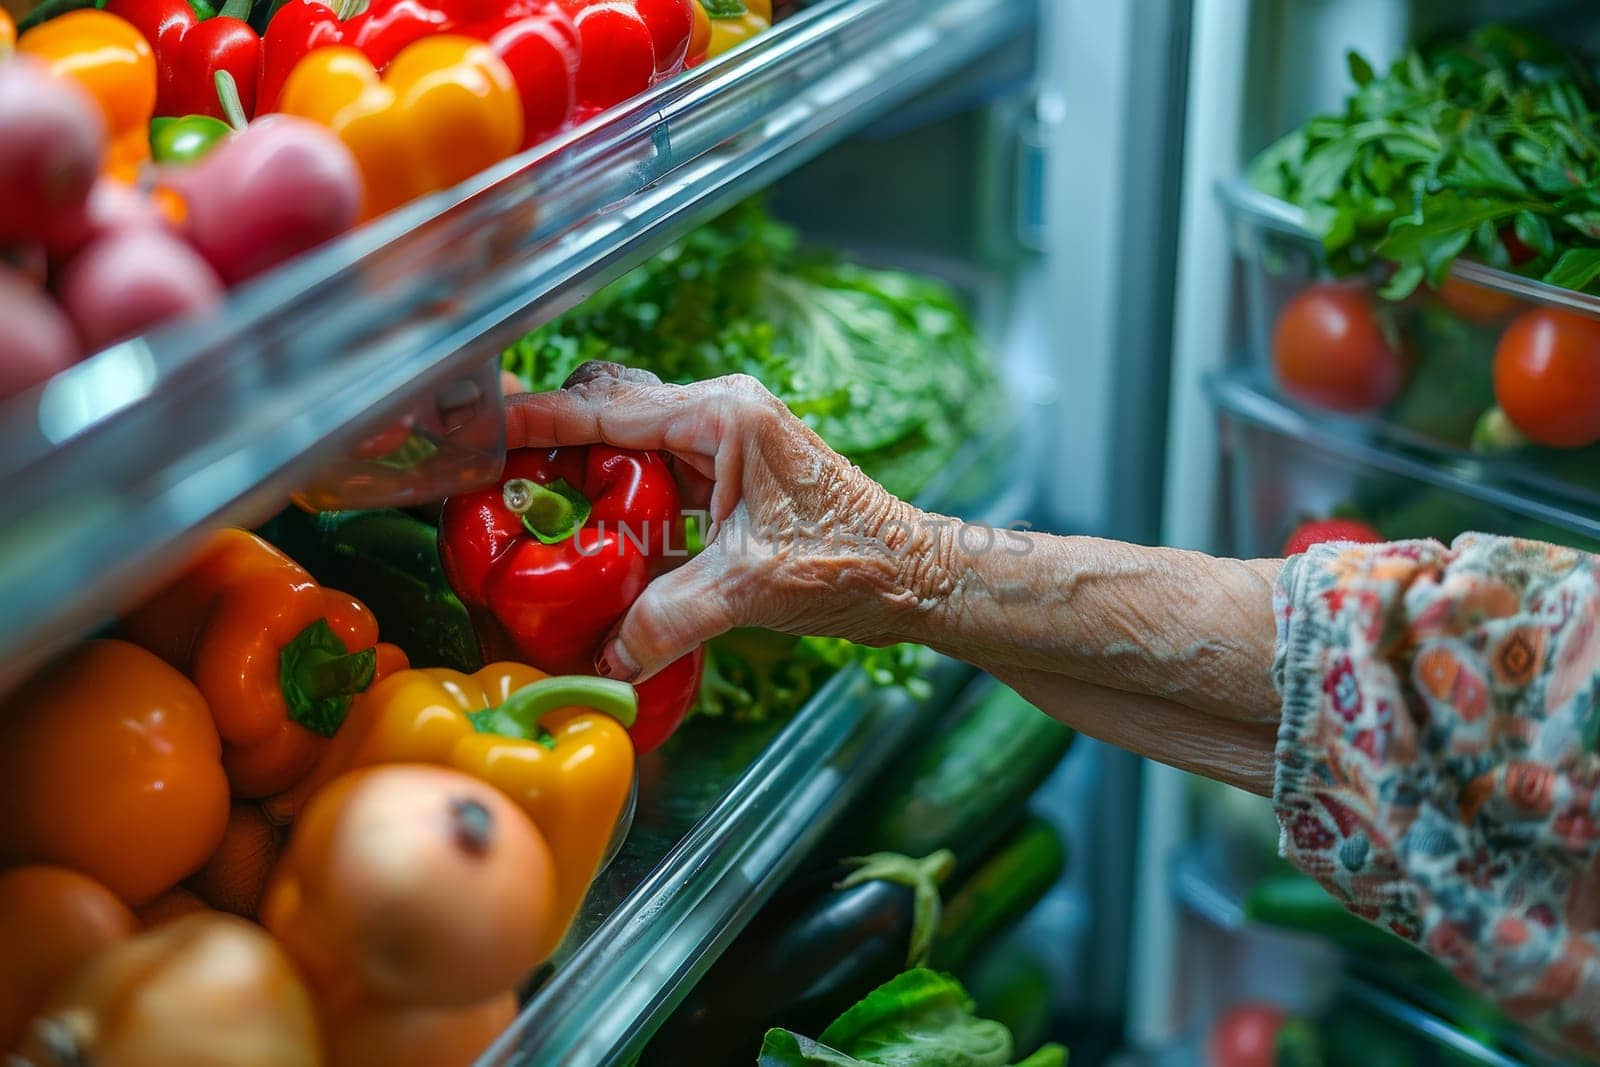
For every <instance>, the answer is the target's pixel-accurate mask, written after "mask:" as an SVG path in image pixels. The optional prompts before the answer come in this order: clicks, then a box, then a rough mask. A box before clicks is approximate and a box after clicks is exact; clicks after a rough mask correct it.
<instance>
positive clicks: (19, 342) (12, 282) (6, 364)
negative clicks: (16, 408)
mask: <svg viewBox="0 0 1600 1067" xmlns="http://www.w3.org/2000/svg"><path fill="white" fill-rule="evenodd" d="M79 355H80V353H79V351H78V339H77V337H76V336H74V334H73V332H72V324H71V323H70V322H68V321H67V317H66V315H64V314H62V312H61V309H60V308H59V307H57V306H56V302H55V301H54V300H51V299H50V296H49V294H47V293H45V292H43V291H42V290H40V289H39V287H38V286H36V285H34V284H33V283H32V282H31V281H29V280H28V279H27V278H25V277H24V276H22V275H21V274H18V273H17V272H15V271H11V270H4V269H0V400H5V399H8V398H10V397H12V396H15V395H16V394H18V393H20V392H22V391H23V390H25V389H28V388H29V387H30V386H33V385H36V384H38V383H39V382H42V381H44V380H45V379H46V378H49V377H50V376H51V375H53V374H55V373H56V372H57V371H61V370H65V369H66V368H68V367H70V366H72V364H74V363H76V362H77V360H78V356H79Z"/></svg>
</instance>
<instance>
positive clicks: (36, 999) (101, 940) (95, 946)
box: [0, 865, 138, 1050]
mask: <svg viewBox="0 0 1600 1067" xmlns="http://www.w3.org/2000/svg"><path fill="white" fill-rule="evenodd" d="M137 926H138V924H137V922H136V921H135V919H134V916H133V913H132V912H131V911H129V910H128V906H127V905H126V904H124V903H122V901H120V900H118V899H117V897H116V895H115V894H114V893H112V892H111V890H109V889H107V888H106V887H105V886H103V885H101V884H100V883H99V882H97V881H95V880H94V879H93V878H90V877H89V876H88V875H86V874H79V873H78V872H77V871H73V870H68V869H67V868H66V867H46V866H43V865H34V866H26V867H13V868H11V869H10V870H8V871H6V872H5V873H3V874H0V1050H5V1049H9V1048H13V1047H14V1046H15V1045H16V1043H17V1039H18V1038H20V1037H21V1036H22V1034H23V1031H24V1029H25V1028H26V1026H27V1023H28V1020H29V1019H30V1018H32V1017H33V1015H34V1014H35V1013H36V1012H37V1011H39V1009H40V1008H42V1007H44V1005H45V1003H46V1002H47V1001H48V1000H49V999H50V996H51V995H52V994H53V993H55V991H56V990H57V989H58V988H59V987H60V986H61V985H62V984H64V983H65V982H66V981H67V979H69V978H71V977H72V976H73V974H74V973H75V972H76V971H77V970H78V968H79V967H81V966H83V964H84V963H85V962H86V961H87V960H89V959H92V958H93V957H94V956H95V955H96V954H97V953H99V952H100V951H101V950H102V949H105V948H107V947H108V946H110V945H114V944H116V943H117V942H118V941H121V940H122V939H123V938H126V937H129V936H131V935H132V934H133V932H134V930H135V929H137Z"/></svg>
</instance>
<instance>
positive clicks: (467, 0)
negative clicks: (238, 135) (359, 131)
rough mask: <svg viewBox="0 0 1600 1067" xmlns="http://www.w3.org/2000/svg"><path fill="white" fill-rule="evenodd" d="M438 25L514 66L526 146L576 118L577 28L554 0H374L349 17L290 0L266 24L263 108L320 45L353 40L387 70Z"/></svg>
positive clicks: (312, 2)
mask: <svg viewBox="0 0 1600 1067" xmlns="http://www.w3.org/2000/svg"><path fill="white" fill-rule="evenodd" d="M435 33H457V34H461V35H462V36H465V37H473V38H476V39H477V40H480V41H483V42H484V43H485V44H487V45H488V46H489V47H490V48H491V49H493V50H494V53H495V54H496V55H498V56H499V57H500V59H501V60H502V61H503V62H504V63H505V65H506V66H507V68H509V69H510V71H511V76H512V77H513V78H515V79H516V82H517V93H518V96H520V97H521V99H522V112H523V123H522V125H523V131H524V132H523V147H524V148H526V147H528V146H529V145H532V144H537V143H538V142H540V141H543V140H545V139H546V138H548V137H550V136H552V135H554V134H556V133H558V132H560V131H561V130H562V129H564V128H565V127H566V126H567V125H568V124H569V123H570V122H571V121H572V110H573V105H574V97H575V89H574V79H575V78H576V76H577V70H578V29H577V27H576V26H574V25H573V22H572V18H571V17H570V16H569V15H568V14H567V13H566V12H565V11H564V10H562V8H561V7H560V5H558V4H557V3H555V2H554V0H374V2H373V3H372V4H371V6H369V7H368V8H367V10H366V11H364V12H362V13H361V14H359V15H357V16H355V17H354V18H351V19H345V20H341V19H340V18H339V15H338V12H336V11H335V10H334V9H333V8H331V7H329V6H327V5H326V4H323V3H320V2H319V0H289V2H288V3H286V4H284V5H283V7H281V8H279V9H278V12H277V14H275V15H273V16H272V21H271V23H269V24H268V25H267V35H266V38H265V40H264V42H263V49H264V50H263V53H262V62H261V89H260V92H259V94H258V95H259V100H260V103H261V108H260V110H262V111H270V110H272V109H274V108H276V107H277V105H278V99H279V97H280V96H281V95H282V92H283V85H284V82H285V81H287V80H288V77H289V72H290V71H291V70H293V69H294V66H295V64H297V63H299V62H300V60H301V59H302V58H304V57H305V55H306V54H307V53H308V52H310V51H312V50H313V49H315V48H321V47H323V46H325V45H335V44H342V45H348V46H350V47H351V48H356V49H359V50H360V51H361V52H362V53H363V54H365V55H366V57H367V58H368V59H370V60H372V65H373V66H375V67H377V68H379V69H380V70H381V69H383V68H384V67H385V66H387V65H388V63H389V61H390V60H392V59H393V58H394V57H395V55H396V54H397V53H398V52H399V51H400V50H401V49H402V48H404V47H405V46H406V45H408V44H411V43H412V42H413V41H416V40H418V39H419V38H422V37H427V36H429V35H431V34H435Z"/></svg>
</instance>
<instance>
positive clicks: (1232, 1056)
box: [1206, 1004, 1287, 1067]
mask: <svg viewBox="0 0 1600 1067" xmlns="http://www.w3.org/2000/svg"><path fill="white" fill-rule="evenodd" d="M1286 1018H1287V1016H1286V1015H1285V1013H1284V1011H1283V1009H1282V1008H1276V1007H1273V1006H1272V1005H1271V1004H1241V1005H1240V1006H1239V1007H1237V1008H1234V1009H1232V1010H1231V1011H1229V1012H1228V1013H1227V1014H1225V1015H1223V1016H1222V1018H1220V1019H1218V1020H1217V1024H1216V1026H1214V1027H1212V1029H1211V1040H1210V1041H1208V1042H1206V1057H1207V1060H1206V1062H1207V1064H1208V1065H1209V1067H1276V1065H1277V1062H1278V1059H1277V1051H1278V1031H1279V1030H1281V1029H1283V1024H1284V1020H1285V1019H1286Z"/></svg>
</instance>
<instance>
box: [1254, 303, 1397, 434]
mask: <svg viewBox="0 0 1600 1067" xmlns="http://www.w3.org/2000/svg"><path fill="white" fill-rule="evenodd" d="M1272 365H1273V368H1274V369H1275V370H1276V372H1277V375H1278V384H1279V385H1281V386H1282V387H1283V390H1284V392H1286V393H1288V394H1289V395H1290V396H1292V397H1294V398H1295V399H1296V400H1301V401H1304V402H1306V403H1308V404H1315V405H1317V406H1318V407H1324V408H1331V409H1333V410H1334V411H1370V410H1372V409H1373V408H1380V407H1382V406H1383V405H1385V404H1387V403H1389V401H1391V400H1393V399H1394V398H1395V397H1396V396H1397V395H1398V394H1399V392H1400V387H1401V386H1402V385H1403V384H1404V382H1405V371H1406V368H1405V362H1404V360H1402V359H1401V358H1400V353H1399V352H1398V351H1397V350H1396V348H1395V346H1394V345H1393V344H1391V343H1390V341H1389V338H1388V337H1387V336H1386V335H1385V334H1384V331H1383V325H1382V323H1381V322H1380V321H1379V319H1378V312H1377V309H1376V308H1374V307H1373V304H1372V298H1371V297H1370V296H1368V295H1367V294H1366V292H1364V291H1363V290H1362V289H1360V288H1359V287H1357V286H1354V285H1349V284H1345V283H1341V282H1321V283H1318V284H1316V285H1312V286H1309V287H1307V288H1305V289H1303V290H1301V291H1300V292H1299V293H1298V294H1296V295H1295V298H1294V299H1293V300H1291V301H1289V303H1288V306H1286V307H1285V308H1284V309H1283V313H1282V314H1281V315H1279V316H1278V324H1277V326H1276V327H1275V328H1274V329H1273V331H1272Z"/></svg>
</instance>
